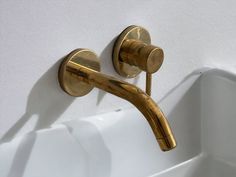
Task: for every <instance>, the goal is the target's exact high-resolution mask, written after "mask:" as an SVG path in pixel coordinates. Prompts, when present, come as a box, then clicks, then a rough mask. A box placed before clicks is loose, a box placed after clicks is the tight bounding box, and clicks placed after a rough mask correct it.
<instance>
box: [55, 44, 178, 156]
mask: <svg viewBox="0 0 236 177" xmlns="http://www.w3.org/2000/svg"><path fill="white" fill-rule="evenodd" d="M99 71H100V64H99V60H98V57H97V56H96V54H95V53H93V52H92V51H90V50H88V49H77V50H74V51H73V52H71V53H70V54H69V55H68V56H67V57H66V58H65V59H64V60H63V62H62V64H61V66H60V69H59V75H58V76H59V83H60V85H61V87H62V89H63V90H64V91H65V92H66V93H68V94H69V95H71V96H83V95H86V94H87V93H89V92H90V91H91V90H92V89H93V87H97V88H99V89H102V90H104V91H106V92H109V93H111V94H113V95H116V96H118V97H121V98H123V99H125V100H127V101H129V102H130V103H132V104H133V105H134V106H135V107H136V108H137V109H138V110H139V111H140V112H142V114H143V115H144V117H145V118H146V120H147V121H148V123H149V125H150V126H151V128H152V131H153V133H154V135H155V137H156V139H157V141H158V143H159V145H160V148H161V149H162V150H163V151H168V150H170V149H173V148H174V147H175V146H176V142H175V138H174V136H173V134H172V131H171V128H170V126H169V123H168V121H167V120H166V118H165V116H164V114H163V113H162V111H161V110H160V108H159V107H158V106H157V104H156V103H155V102H154V101H153V100H152V99H151V97H150V96H149V95H148V94H147V93H145V92H144V91H142V90H141V89H139V88H138V87H136V86H135V85H132V84H130V83H128V82H124V81H122V80H119V79H116V78H114V77H111V76H108V75H105V74H102V73H101V72H99Z"/></svg>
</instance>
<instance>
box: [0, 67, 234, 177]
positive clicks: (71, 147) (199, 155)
mask: <svg viewBox="0 0 236 177" xmlns="http://www.w3.org/2000/svg"><path fill="white" fill-rule="evenodd" d="M235 92H236V76H235V75H233V74H230V73H227V72H225V71H221V70H216V69H215V70H209V71H206V72H204V73H203V74H202V73H201V72H194V73H192V74H190V75H189V76H187V77H186V78H185V80H183V82H181V83H180V84H179V85H178V86H176V87H175V88H173V90H171V91H170V92H169V93H168V95H167V96H166V97H165V98H163V99H162V100H161V101H160V103H159V105H160V107H161V108H162V109H163V112H165V114H166V115H167V117H168V120H169V122H170V125H171V126H172V128H173V132H174V134H175V136H176V139H177V143H178V144H177V148H175V149H174V150H172V151H169V152H162V151H161V150H160V149H159V146H158V144H157V142H156V140H155V138H154V135H153V134H152V131H151V128H150V127H149V125H148V123H147V122H146V120H145V119H144V118H143V117H142V115H141V113H140V112H138V111H137V110H136V109H135V108H132V109H127V110H121V111H115V112H111V113H107V114H101V115H96V116H93V117H87V118H84V119H78V120H73V121H70V122H65V123H64V124H58V125H53V126H52V127H51V128H49V129H45V130H40V131H38V132H32V133H29V134H27V135H25V136H21V137H18V138H15V139H13V140H12V141H11V142H7V143H4V144H1V145H0V176H1V177H65V176H69V177H167V176H168V177H172V176H173V177H221V176H224V177H235V176H236V129H235V126H236V109H235V108H236V107H235V105H236V94H235Z"/></svg>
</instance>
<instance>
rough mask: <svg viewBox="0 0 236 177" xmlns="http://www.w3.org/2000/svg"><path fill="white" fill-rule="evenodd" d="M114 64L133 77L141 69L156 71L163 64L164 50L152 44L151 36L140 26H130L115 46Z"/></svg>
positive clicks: (122, 73)
mask: <svg viewBox="0 0 236 177" xmlns="http://www.w3.org/2000/svg"><path fill="white" fill-rule="evenodd" d="M112 57H113V64H114V67H115V69H116V71H117V72H118V73H119V74H120V75H121V76H123V77H127V78H132V77H135V76H137V75H138V74H139V73H140V72H141V70H143V71H146V72H148V73H154V72H156V71H157V70H158V69H159V68H160V67H161V65H162V63H163V59H164V52H163V50H162V49H161V48H159V47H156V46H153V45H151V37H150V34H149V33H148V31H147V30H146V29H144V28H143V27H140V26H134V25H132V26H129V27H128V28H126V29H125V30H124V31H123V32H121V34H120V35H119V36H118V38H117V40H116V42H115V44H114V47H113V55H112Z"/></svg>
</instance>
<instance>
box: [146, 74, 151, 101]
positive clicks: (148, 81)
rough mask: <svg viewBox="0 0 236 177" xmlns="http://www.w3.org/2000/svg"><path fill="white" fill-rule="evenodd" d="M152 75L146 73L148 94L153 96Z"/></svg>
mask: <svg viewBox="0 0 236 177" xmlns="http://www.w3.org/2000/svg"><path fill="white" fill-rule="evenodd" d="M151 88H152V74H150V73H148V72H146V93H147V94H148V95H149V96H151Z"/></svg>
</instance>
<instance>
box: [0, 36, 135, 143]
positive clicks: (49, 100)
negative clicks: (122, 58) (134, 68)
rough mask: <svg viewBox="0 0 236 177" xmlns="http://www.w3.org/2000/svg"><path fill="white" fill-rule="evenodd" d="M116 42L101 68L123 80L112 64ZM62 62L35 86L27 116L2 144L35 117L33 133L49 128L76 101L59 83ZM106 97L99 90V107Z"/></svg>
mask: <svg viewBox="0 0 236 177" xmlns="http://www.w3.org/2000/svg"><path fill="white" fill-rule="evenodd" d="M114 42H115V38H114V39H113V40H112V41H111V42H110V43H109V44H108V45H107V46H106V47H105V48H104V50H103V51H102V53H101V55H100V58H101V66H102V68H106V70H107V71H109V73H112V75H115V77H116V78H121V77H120V76H119V75H118V74H117V73H116V72H115V70H114V67H113V63H112V48H113V45H114ZM61 61H62V59H61V60H59V61H58V62H57V63H55V65H54V66H52V67H51V68H50V69H49V70H48V71H47V72H46V73H45V74H44V75H43V76H42V77H41V78H40V79H39V80H38V81H37V83H36V84H35V85H34V87H33V88H32V90H31V91H30V94H29V96H28V101H27V107H26V111H25V114H24V115H22V117H21V118H20V119H19V120H18V121H17V122H16V123H15V124H14V125H13V126H12V127H11V128H10V129H9V130H8V131H7V132H6V133H5V134H4V135H3V137H2V138H1V140H0V142H1V143H2V142H6V141H9V140H11V139H12V138H13V137H14V136H15V135H16V134H17V133H18V132H19V131H20V130H21V129H22V128H23V127H24V125H25V124H26V123H27V122H28V121H29V120H30V119H31V118H32V116H34V115H37V116H38V120H37V123H36V125H35V127H34V129H33V131H35V130H39V129H42V128H47V127H49V126H50V125H51V124H52V123H54V122H55V121H56V120H57V119H58V118H59V117H60V115H61V114H62V113H63V112H64V111H65V110H66V109H67V108H68V107H69V106H70V104H71V103H72V102H73V101H74V99H75V97H71V96H68V95H67V94H66V93H64V92H63V91H62V89H61V88H60V86H59V83H58V79H57V74H58V68H59V65H60V63H61ZM103 73H104V72H103ZM138 80H139V76H138V77H136V78H134V79H133V84H135V85H136V84H137V83H138ZM105 95H106V92H104V91H103V90H99V92H98V96H97V103H96V105H97V106H99V105H100V104H101V102H102V100H103V98H104V96H105Z"/></svg>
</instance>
